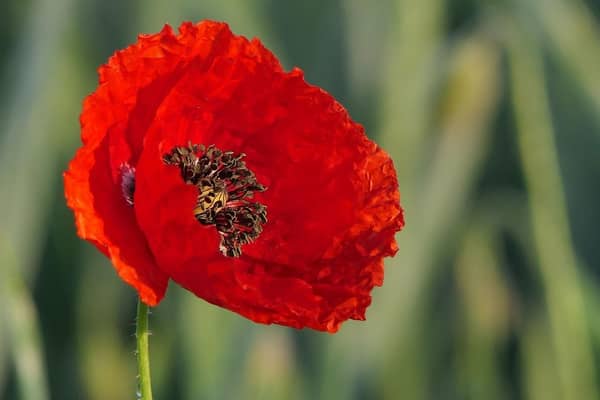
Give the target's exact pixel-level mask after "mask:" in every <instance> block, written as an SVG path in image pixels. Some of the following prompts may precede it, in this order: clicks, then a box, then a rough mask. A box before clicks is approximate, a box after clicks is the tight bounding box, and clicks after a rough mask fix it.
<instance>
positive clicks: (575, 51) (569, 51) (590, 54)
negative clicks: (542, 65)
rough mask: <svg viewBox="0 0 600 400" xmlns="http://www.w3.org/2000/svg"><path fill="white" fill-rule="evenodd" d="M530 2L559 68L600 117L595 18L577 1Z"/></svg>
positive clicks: (599, 31)
mask: <svg viewBox="0 0 600 400" xmlns="http://www.w3.org/2000/svg"><path fill="white" fill-rule="evenodd" d="M530 2H531V5H532V6H533V7H534V10H535V15H536V16H537V17H538V18H539V19H540V22H541V24H542V28H543V30H544V31H545V32H546V34H547V36H548V37H549V38H550V41H549V43H550V44H551V45H552V46H553V47H554V49H555V50H556V51H557V53H558V55H559V57H560V60H561V62H562V64H563V65H564V66H565V67H566V68H567V69H568V70H569V71H570V72H571V74H572V77H573V79H574V80H575V81H576V82H578V83H579V86H580V87H581V89H582V90H583V91H584V92H585V93H586V94H587V95H588V97H589V98H590V100H591V101H592V103H593V104H594V105H595V107H596V115H600V28H599V26H598V23H597V21H596V20H595V19H594V14H593V13H592V12H591V10H590V9H589V8H588V7H587V5H586V4H585V3H584V2H583V1H580V0H546V1H537V0H534V1H530ZM596 133H598V132H596Z"/></svg>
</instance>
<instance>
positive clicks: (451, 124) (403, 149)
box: [380, 32, 499, 399]
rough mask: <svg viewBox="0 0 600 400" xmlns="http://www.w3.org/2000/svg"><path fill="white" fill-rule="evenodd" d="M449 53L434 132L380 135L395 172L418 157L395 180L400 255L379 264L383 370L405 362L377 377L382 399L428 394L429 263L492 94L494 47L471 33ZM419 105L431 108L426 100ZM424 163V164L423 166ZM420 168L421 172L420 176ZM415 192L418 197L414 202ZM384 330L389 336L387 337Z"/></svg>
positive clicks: (495, 87)
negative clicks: (387, 320) (389, 323)
mask: <svg viewBox="0 0 600 400" xmlns="http://www.w3.org/2000/svg"><path fill="white" fill-rule="evenodd" d="M449 54H450V55H449V70H448V71H447V74H448V75H447V83H446V84H447V89H446V97H445V99H444V100H445V101H444V102H443V107H442V113H441V114H442V115H441V119H440V122H439V127H438V128H437V130H438V131H439V132H440V134H439V136H438V137H435V138H431V137H430V135H428V134H427V133H426V132H425V131H424V130H421V131H420V132H419V135H420V136H421V137H420V138H419V140H421V141H422V142H423V143H422V144H421V145H420V146H417V147H416V148H411V147H409V144H408V143H404V142H402V143H399V142H397V141H396V140H393V139H392V136H390V137H389V139H387V140H386V138H387V136H386V137H384V140H383V145H384V147H386V148H388V149H390V151H391V153H392V155H393V156H394V160H395V161H399V167H398V168H399V170H400V174H401V175H402V173H403V172H402V168H403V165H404V161H403V160H404V159H405V155H407V154H413V152H415V151H416V152H421V154H420V155H419V156H418V157H416V156H414V155H413V156H411V157H409V160H410V161H411V163H413V165H412V166H410V165H409V166H407V167H406V168H408V171H409V172H410V171H412V172H411V173H410V174H409V175H408V176H405V178H404V181H401V186H400V190H401V192H402V194H403V196H404V200H403V204H404V205H405V210H406V219H407V228H406V229H405V231H403V232H402V233H401V239H402V240H401V241H400V246H401V250H400V253H399V254H398V256H397V257H396V258H395V259H393V260H391V262H389V263H388V266H389V267H388V268H387V269H386V271H387V274H388V275H387V281H386V283H387V284H388V285H392V286H395V287H396V288H397V289H396V290H394V291H388V292H386V293H387V298H384V301H385V302H384V304H383V307H382V308H381V310H382V312H385V313H387V315H395V316H396V320H395V321H394V325H393V327H390V328H389V329H388V330H387V331H386V332H385V333H386V337H385V338H382V341H381V343H390V342H392V343H393V342H395V343H397V345H396V351H392V352H389V349H388V350H387V351H385V352H386V356H385V359H387V361H386V363H387V366H388V367H387V368H386V369H387V371H388V372H389V373H392V371H394V369H393V368H391V365H394V364H395V365H398V364H402V360H411V364H410V367H407V368H406V369H403V370H402V371H401V373H400V374H399V375H400V376H397V375H398V374H397V372H394V374H395V375H396V377H395V378H394V377H392V376H391V375H388V376H386V377H385V379H384V385H385V394H386V397H389V398H393V396H394V394H395V393H402V394H403V396H405V397H406V398H410V399H425V398H427V397H428V393H429V390H430V389H429V388H428V383H427V382H426V381H424V380H423V379H425V377H426V376H427V372H426V371H427V370H428V367H427V363H428V361H427V358H426V357H424V356H423V354H418V353H420V352H421V351H422V350H421V349H423V348H426V347H427V344H426V343H425V340H426V336H425V335H424V333H423V330H424V329H426V326H427V324H428V322H427V318H428V317H427V315H428V314H429V312H428V307H429V306H428V304H429V301H430V299H429V298H427V297H426V294H427V293H429V294H430V293H431V291H430V290H429V287H430V285H431V284H432V280H433V279H434V277H435V276H436V275H437V274H438V271H437V269H436V268H435V266H436V265H438V263H437V262H436V261H437V260H438V259H439V257H441V256H442V255H443V253H444V251H445V247H446V245H447V241H448V239H449V237H450V235H451V234H452V232H453V229H454V227H456V224H457V222H458V221H459V220H460V216H461V215H463V214H464V213H465V211H466V210H467V199H468V198H469V195H470V193H471V190H472V187H473V184H474V180H475V178H476V176H477V173H478V171H480V169H481V168H480V164H481V162H482V160H483V159H484V158H485V155H486V154H487V149H488V138H489V131H490V126H489V125H490V123H491V120H492V117H493V115H494V113H495V110H496V105H497V102H498V99H499V51H498V48H497V46H496V45H495V44H494V42H493V41H492V40H490V38H488V37H487V35H486V33H485V32H475V33H474V34H472V35H470V36H468V37H466V38H464V39H463V40H461V41H459V42H458V43H457V44H456V46H454V47H453V48H451V49H450V52H449ZM401 78H402V75H398V77H397V79H401ZM430 79H431V78H430ZM397 95H398V96H407V101H408V100H409V99H410V98H411V93H410V92H406V93H401V92H398V93H397ZM427 109H428V110H429V111H427V112H431V109H432V107H431V105H429V106H428V108H427ZM405 118H407V119H411V118H424V119H426V120H428V121H431V120H433V119H434V118H433V115H429V114H423V113H416V114H414V115H406V116H405ZM402 124H407V122H403V123H402ZM402 124H400V125H398V126H397V128H396V133H395V136H394V137H402V136H404V135H405V134H407V135H415V133H414V132H405V131H404V129H406V126H403V125H402ZM390 134H391V132H390ZM431 140H435V141H434V142H433V143H434V144H433V150H432V153H433V155H431V156H429V157H428V156H427V155H426V154H425V153H424V150H425V149H424V147H423V146H425V143H426V142H430V141H431ZM417 154H418V153H417ZM425 165H427V166H428V168H424V167H423V166H425ZM421 170H424V171H425V172H426V173H425V174H423V173H420V171H421ZM417 197H418V198H420V199H422V200H421V201H418V202H417V201H416V198H417ZM411 221H413V222H412V223H411ZM390 276H391V277H392V278H391V279H390ZM392 280H393V281H392ZM381 306H382V305H381V304H380V307H381ZM387 335H394V336H395V340H393V339H392V337H391V336H387ZM398 335H399V336H398Z"/></svg>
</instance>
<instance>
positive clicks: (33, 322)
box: [0, 236, 50, 400]
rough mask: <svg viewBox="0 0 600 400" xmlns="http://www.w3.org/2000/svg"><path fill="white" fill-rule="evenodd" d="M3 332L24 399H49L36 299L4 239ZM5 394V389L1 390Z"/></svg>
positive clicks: (0, 275)
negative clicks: (32, 296) (31, 293)
mask: <svg viewBox="0 0 600 400" xmlns="http://www.w3.org/2000/svg"><path fill="white" fill-rule="evenodd" d="M0 254H2V261H3V265H2V266H1V268H0V304H2V307H1V308H0V323H1V324H0V330H2V331H3V333H2V334H3V335H6V340H7V344H8V346H7V347H8V352H7V353H8V354H9V355H11V356H12V357H11V358H12V360H13V362H14V366H15V370H16V382H17V387H18V391H19V395H20V398H21V399H23V400H47V399H49V398H50V397H49V392H48V384H47V382H46V375H45V368H44V362H43V358H44V356H43V350H42V346H41V339H40V334H39V325H38V318H37V313H36V310H35V306H34V304H33V299H32V298H31V295H30V293H29V291H28V290H27V287H26V286H25V283H24V282H23V280H22V279H20V276H19V274H18V273H17V272H16V271H18V270H19V267H20V265H18V261H17V258H16V256H15V254H14V252H13V251H11V249H10V248H8V246H7V244H6V241H5V240H4V238H3V237H1V236H0ZM0 393H1V388H0Z"/></svg>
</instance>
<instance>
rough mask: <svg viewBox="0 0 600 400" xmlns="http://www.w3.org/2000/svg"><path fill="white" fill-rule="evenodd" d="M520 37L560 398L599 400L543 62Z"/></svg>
mask: <svg viewBox="0 0 600 400" xmlns="http://www.w3.org/2000/svg"><path fill="white" fill-rule="evenodd" d="M513 32H518V31H516V30H515V31H513ZM519 33H520V34H518V35H517V34H515V35H514V36H512V37H511V38H510V40H509V42H508V46H509V66H510V79H511V81H510V83H511V91H512V101H513V106H514V113H515V118H516V124H517V131H518V144H519V151H520V156H521V162H522V165H523V170H524V175H525V181H526V185H527V189H528V193H529V205H530V209H531V219H532V220H531V222H532V225H533V234H534V239H535V247H536V250H537V254H538V258H539V264H540V268H541V275H542V279H543V282H544V287H545V296H546V302H547V307H548V313H549V321H550V326H551V328H552V341H553V344H554V349H555V351H556V363H557V368H558V371H559V377H560V384H561V392H562V398H564V399H567V400H579V399H596V398H598V391H597V386H596V382H595V376H596V368H595V365H594V360H593V358H592V355H593V349H592V346H591V343H590V336H589V331H588V326H587V322H586V316H585V312H584V302H583V294H582V287H581V283H580V280H579V279H580V277H579V275H578V271H577V269H576V266H577V260H576V256H575V254H574V250H573V247H572V243H571V235H570V227H569V221H568V217H567V210H566V204H565V198H564V192H563V185H562V182H561V178H560V169H559V164H558V156H557V153H556V148H555V143H554V133H553V128H552V117H551V114H550V108H549V103H548V96H547V93H546V87H545V83H544V82H545V77H544V67H543V62H542V56H541V54H540V49H539V47H538V46H537V45H536V43H535V42H534V41H533V39H532V38H531V37H529V36H528V35H527V34H526V33H524V32H522V31H521V32H519Z"/></svg>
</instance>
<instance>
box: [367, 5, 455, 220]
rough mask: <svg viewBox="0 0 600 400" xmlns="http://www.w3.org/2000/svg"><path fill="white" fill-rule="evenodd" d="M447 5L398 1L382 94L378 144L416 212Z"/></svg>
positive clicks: (388, 41) (408, 202)
mask: <svg viewBox="0 0 600 400" xmlns="http://www.w3.org/2000/svg"><path fill="white" fill-rule="evenodd" d="M444 5H445V1H444V0H421V1H418V2H417V1H413V0H396V1H394V2H393V7H394V11H393V16H392V22H391V34H390V36H389V38H388V40H387V46H388V49H389V50H388V51H387V52H386V53H385V54H387V55H388V57H389V58H388V59H387V60H386V63H387V70H386V72H385V74H384V76H383V79H382V81H381V83H380V84H381V86H382V89H383V107H382V115H381V117H382V128H381V134H380V135H378V136H377V138H378V140H379V141H380V142H381V143H383V144H384V145H385V147H386V148H387V149H389V151H391V152H392V154H394V151H397V153H396V154H394V155H397V157H395V160H394V161H395V163H396V168H397V170H398V175H399V176H398V177H399V180H400V182H402V188H403V189H404V191H403V193H404V194H403V196H404V200H403V202H404V204H405V206H406V207H407V209H408V210H411V208H412V202H413V200H414V201H416V200H415V199H414V197H415V193H412V192H413V190H414V189H415V187H416V186H418V185H417V184H416V183H417V181H418V178H419V177H420V175H421V171H420V167H421V166H422V163H423V157H424V155H425V144H426V143H427V140H428V138H429V137H430V136H431V135H430V134H429V132H430V131H431V121H432V118H431V110H432V106H433V104H434V99H435V96H434V83H435V81H436V80H435V79H432V77H435V76H436V75H437V74H436V72H437V71H436V66H437V63H436V57H439V55H440V51H441V48H442V45H443V35H442V27H443V25H444V23H443V18H444Z"/></svg>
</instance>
